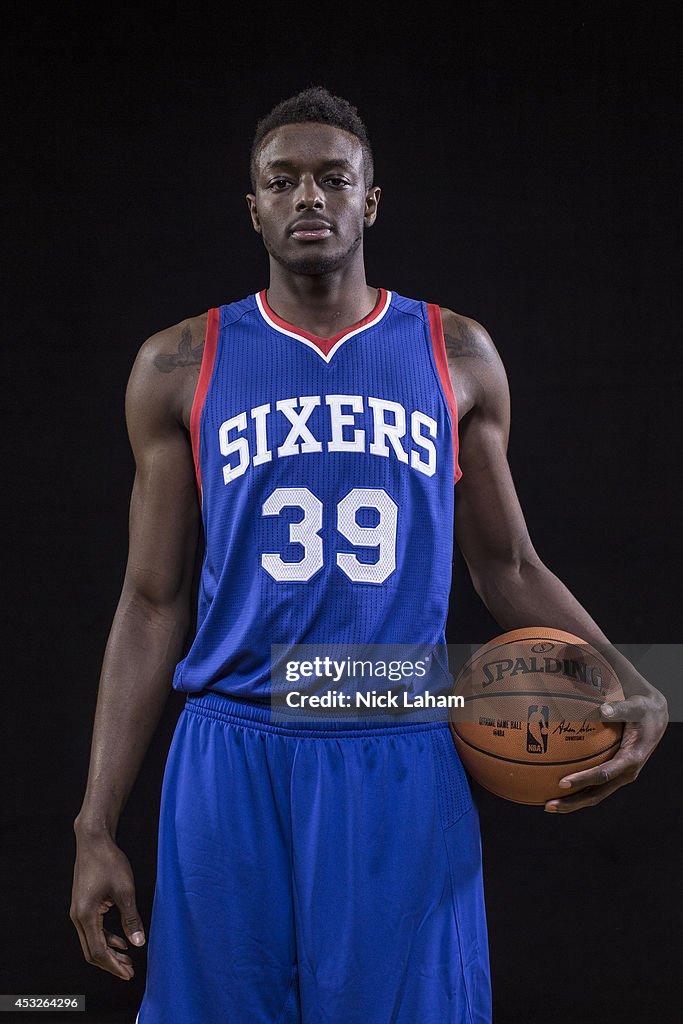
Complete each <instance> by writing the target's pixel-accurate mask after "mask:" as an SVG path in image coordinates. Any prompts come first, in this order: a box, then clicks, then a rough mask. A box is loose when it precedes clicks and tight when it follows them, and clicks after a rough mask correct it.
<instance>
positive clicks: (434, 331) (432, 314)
mask: <svg viewBox="0 0 683 1024" xmlns="http://www.w3.org/2000/svg"><path fill="white" fill-rule="evenodd" d="M426 305H427V316H428V317H429V334H430V337H431V339H432V351H433V353H434V362H435V363H436V368H437V370H438V373H439V380H440V381H441V387H442V389H443V393H444V397H445V399H446V404H447V405H448V408H449V411H450V414H451V432H452V435H453V483H454V484H457V482H458V480H459V479H460V477H461V476H462V470H461V469H460V462H459V461H458V452H459V442H458V404H457V402H456V400H455V392H454V391H453V385H452V384H451V375H450V373H449V371H448V356H447V355H446V342H445V340H444V336H443V320H442V319H441V310H440V308H439V307H438V306H437V305H436V304H435V303H433V302H428V303H427V304H426Z"/></svg>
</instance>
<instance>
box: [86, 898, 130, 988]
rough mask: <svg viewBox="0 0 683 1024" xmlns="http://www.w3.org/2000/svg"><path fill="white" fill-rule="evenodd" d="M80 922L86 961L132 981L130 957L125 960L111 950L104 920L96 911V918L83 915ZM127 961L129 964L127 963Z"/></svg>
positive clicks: (121, 955) (120, 954) (122, 956)
mask: <svg viewBox="0 0 683 1024" xmlns="http://www.w3.org/2000/svg"><path fill="white" fill-rule="evenodd" d="M80 922H81V926H82V929H83V940H84V943H85V945H84V953H85V959H86V960H87V961H88V963H89V964H93V965H94V966H95V967H99V968H100V969H101V970H103V971H108V972H109V973H110V974H114V975H116V977H117V978H122V979H123V980H124V981H130V979H131V978H132V977H133V974H134V971H133V966H132V963H131V962H130V957H125V958H124V954H123V953H118V952H116V950H114V949H110V948H109V946H108V945H107V942H106V939H105V934H104V928H103V927H102V918H101V916H100V915H99V914H98V913H97V911H95V913H94V916H93V915H92V914H91V916H90V917H85V916H84V915H82V916H81V918H80ZM81 945H83V942H81ZM126 960H127V961H128V963H126Z"/></svg>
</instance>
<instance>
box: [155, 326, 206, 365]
mask: <svg viewBox="0 0 683 1024" xmlns="http://www.w3.org/2000/svg"><path fill="white" fill-rule="evenodd" d="M203 354H204V341H203V340H202V341H200V343H199V344H198V345H197V347H196V348H192V331H191V330H190V328H189V327H183V332H182V334H181V336H180V341H179V342H178V351H177V352H170V353H166V352H160V353H159V354H158V355H156V356H155V357H154V365H155V366H156V368H157V370H161V372H162V373H171V371H172V370H175V369H176V367H178V366H196V367H197V368H199V367H200V366H201V362H202V355H203Z"/></svg>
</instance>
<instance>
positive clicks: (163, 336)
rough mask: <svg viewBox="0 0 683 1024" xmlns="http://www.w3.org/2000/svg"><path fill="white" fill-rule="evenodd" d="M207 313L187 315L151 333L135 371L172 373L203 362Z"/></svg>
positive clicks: (139, 355)
mask: <svg viewBox="0 0 683 1024" xmlns="http://www.w3.org/2000/svg"><path fill="white" fill-rule="evenodd" d="M206 319H207V314H206V313H201V314H200V315H199V316H192V317H188V318H187V319H186V320H181V321H180V323H177V324H173V326H172V327H165V328H164V329H163V330H161V331H158V332H157V333H156V334H153V335H151V337H149V338H147V340H146V341H144V342H143V343H142V345H141V346H140V348H139V350H138V353H137V356H136V359H135V363H134V365H133V370H134V371H135V370H138V371H139V372H140V371H142V372H151V371H153V370H156V371H157V372H158V373H164V374H170V373H172V372H173V371H174V370H177V369H181V368H183V367H187V366H197V365H201V359H202V354H203V352H204V340H205V337H206Z"/></svg>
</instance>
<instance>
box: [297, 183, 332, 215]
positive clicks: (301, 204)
mask: <svg viewBox="0 0 683 1024" xmlns="http://www.w3.org/2000/svg"><path fill="white" fill-rule="evenodd" d="M324 205H325V201H324V199H323V194H322V189H321V188H320V187H319V185H318V183H317V181H316V180H315V178H314V177H313V175H312V174H306V175H304V177H303V178H302V179H301V182H300V184H299V188H298V189H297V195H296V209H297V212H298V213H302V212H303V211H304V210H322V208H323V206H324Z"/></svg>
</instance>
